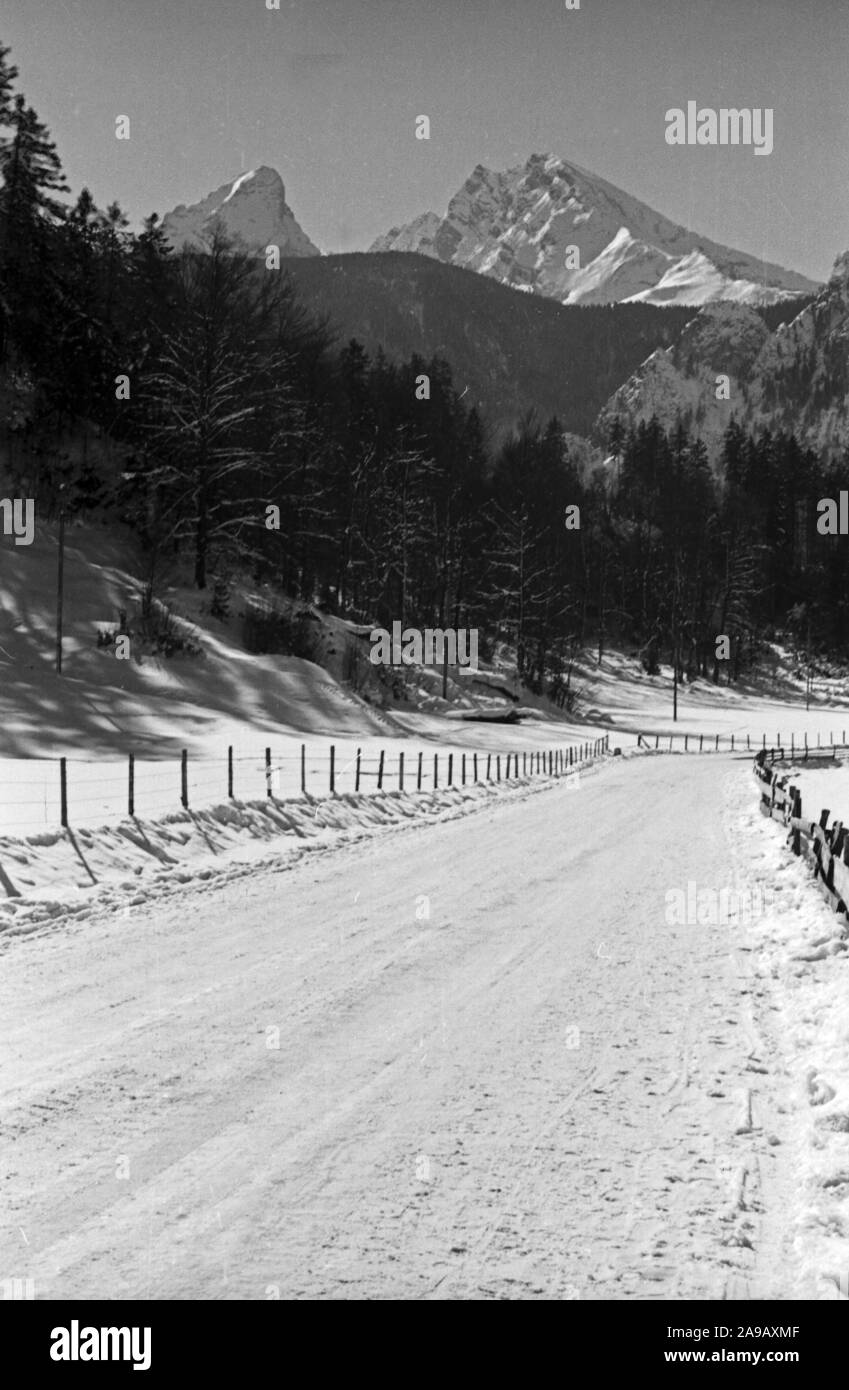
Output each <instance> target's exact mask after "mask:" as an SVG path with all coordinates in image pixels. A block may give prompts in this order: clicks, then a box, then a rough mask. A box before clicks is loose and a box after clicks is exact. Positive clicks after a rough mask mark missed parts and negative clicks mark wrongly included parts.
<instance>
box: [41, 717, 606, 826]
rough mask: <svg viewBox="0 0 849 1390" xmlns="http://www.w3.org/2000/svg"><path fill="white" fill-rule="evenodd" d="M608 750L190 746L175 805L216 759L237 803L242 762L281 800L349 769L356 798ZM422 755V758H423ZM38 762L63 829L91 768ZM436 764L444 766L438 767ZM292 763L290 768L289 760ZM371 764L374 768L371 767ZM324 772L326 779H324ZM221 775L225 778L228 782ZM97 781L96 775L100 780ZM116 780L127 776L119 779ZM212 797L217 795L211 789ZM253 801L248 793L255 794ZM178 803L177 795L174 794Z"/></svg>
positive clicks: (555, 773) (326, 788) (554, 772)
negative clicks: (372, 786) (208, 750)
mask: <svg viewBox="0 0 849 1390" xmlns="http://www.w3.org/2000/svg"><path fill="white" fill-rule="evenodd" d="M607 752H609V735H608V734H605V735H604V737H603V738H597V739H593V740H591V741H590V742H587V743H583V744H577V745H576V744H570V745H568V746H567V747H565V748H558V749H547V750H545V751H544V752H543V751H541V750H540V751H527V750H526V751H524V752H521V753H514V752H509V753H482V752H477V751H475V752H468V753H454V752H450V753H441V754H440V753H438V752H437V753H434V754H433V758H432V761H431V757H430V754H427V755H426V754H425V753H424V752H423V751H422V752H420V753H419V754H418V757H417V758H415V759H410V760H408V761H405V754H404V752H403V750H402V751H400V752H398V753H397V754H393V753H390V756H389V757H388V758H387V756H386V750H385V749H380V750H379V751H378V752H375V753H374V754H372V755H371V757H370V758H368V757H366V758H364V757H363V754H362V749H361V748H358V749H357V750H356V754H355V755H353V756H351V757H348V758H347V760H346V761H345V762H344V763H343V764H342V765H341V766H340V763H339V761H338V760H337V756H336V745H335V744H331V745H330V747H329V750H328V752H327V754H325V755H320V756H317V755H316V754H314V753H313V752H310V753H309V754H308V751H307V745H306V744H304V743H302V744H301V747H300V753H292V754H272V750H271V748H266V749H265V757H264V761H263V763H261V764H259V763H258V759H257V758H256V757H234V751H233V747H232V746H230V747H229V748H228V749H227V758H226V760H224V759H209V758H197V759H192V758H190V755H189V752H188V749H185V748H184V749H182V750H181V753H180V756H179V789H180V790H179V804H180V805H181V806H182V808H183V809H184V810H186V811H188V810H189V809H190V803H191V798H190V791H189V771H190V768H194V767H195V766H197V765H200V766H202V767H204V768H207V767H208V766H209V764H210V763H213V764H214V765H215V767H216V768H220V773H219V774H218V775H219V776H220V785H221V793H222V796H223V795H224V792H225V785H226V795H227V798H228V799H229V800H235V799H236V798H237V793H238V783H239V777H238V768H239V764H240V763H249V764H251V766H252V768H253V769H257V767H258V766H260V767H261V768H262V770H263V772H264V784H265V795H266V796H267V797H268V798H270V799H271V800H275V799H277V798H278V795H279V793H280V791H281V787H282V779H283V776H284V774H288V775H287V777H286V780H287V782H288V783H289V786H288V789H286V788H284V791H286V792H287V794H300V795H302V796H322V795H328V796H334V795H336V794H337V791H338V787H337V782H338V780H339V777H340V774H341V773H343V772H347V773H349V774H350V780H352V781H353V787H352V790H353V792H354V794H355V795H357V794H359V792H360V789H361V783H362V782H363V781H364V780H366V779H368V778H373V779H376V785H377V790H378V791H383V790H397V791H402V792H403V791H413V790H415V791H419V792H420V791H422V790H423V789H425V790H429V789H432V790H433V791H438V790H439V789H440V787H452V788H454V787H464V786H467V785H474V784H475V783H487V782H501V781H505V782H507V781H510V780H515V779H518V778H520V777H533V776H545V777H561V776H567V775H568V774H569V773H570V772H571V771H573V770H574V769H576V768H578V767H580V766H582V765H584V764H586V763H588V762H591V761H592V759H594V758H597V757H600V756H602V755H603V754H606V753H607ZM426 758H427V762H426V761H425V759H426ZM38 761H39V762H48V763H55V764H56V765H57V770H58V782H59V820H60V824H61V825H62V827H63V828H67V827H68V826H69V824H70V815H71V801H72V799H73V798H72V795H71V792H70V790H69V784H68V768H69V765H70V766H71V767H72V768H73V765H74V763H78V764H82V765H85V766H86V767H90V763H89V762H88V761H87V760H84V759H73V758H50V759H39V760H38ZM168 761H169V760H167V759H161V758H158V759H146V760H145V767H146V768H148V769H150V768H151V767H154V766H155V767H157V768H161V767H162V766H163V765H167V764H168ZM440 761H441V768H440ZM293 763H294V764H295V766H294V767H292V766H291V764H293ZM369 764H371V766H369ZM173 766H174V768H175V791H176V784H177V778H176V768H177V759H176V758H175V759H174V763H173ZM110 767H111V769H112V771H111V775H109V776H108V777H107V778H106V779H105V781H107V782H108V783H110V784H111V785H113V786H114V785H115V784H116V782H117V781H118V780H119V779H118V777H117V774H116V772H115V771H114V764H110ZM136 773H137V767H136V756H135V754H133V753H130V754H128V756H127V766H126V774H125V775H126V781H125V786H126V807H127V814H128V816H130V817H134V816H135V815H136ZM325 777H326V782H325ZM225 778H226V782H225ZM98 780H100V779H98ZM120 780H124V777H123V776H122V777H121V779H120ZM210 786H211V781H210V779H209V777H207V778H206V780H205V782H204V787H205V788H206V789H209V788H210ZM213 795H214V793H213ZM80 799H81V801H82V802H86V801H87V802H89V804H91V803H93V802H94V801H95V800H98V801H99V798H93V797H90V796H85V795H83V796H82V797H81V798H80ZM252 799H253V798H252ZM175 804H176V796H175Z"/></svg>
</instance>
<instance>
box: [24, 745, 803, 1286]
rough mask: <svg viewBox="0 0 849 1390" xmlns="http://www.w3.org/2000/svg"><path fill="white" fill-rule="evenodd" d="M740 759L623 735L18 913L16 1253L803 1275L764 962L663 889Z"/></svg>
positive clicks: (304, 1267) (288, 1282)
mask: <svg viewBox="0 0 849 1390" xmlns="http://www.w3.org/2000/svg"><path fill="white" fill-rule="evenodd" d="M747 767H748V764H746V763H745V762H744V763H743V764H742V765H741V763H740V762H739V761H733V760H731V759H728V758H724V757H721V756H720V757H716V758H710V759H708V758H704V759H698V758H694V759H690V760H687V761H686V763H685V762H684V760H682V759H679V758H660V757H658V758H644V759H640V760H635V761H632V762H626V761H625V760H617V761H616V762H615V763H611V764H610V765H608V766H606V767H604V768H603V769H601V770H599V771H597V772H595V773H590V774H588V775H587V776H586V777H584V778H583V779H582V784H581V787H580V790H577V791H576V790H572V789H569V788H567V787H566V786H564V785H563V784H560V785H557V786H555V787H553V788H552V789H550V790H547V791H529V793H528V795H527V796H520V797H517V798H514V799H512V800H510V801H509V802H505V803H503V804H502V803H498V802H497V801H494V802H492V803H488V804H486V805H485V806H483V807H482V808H481V809H479V810H478V811H477V812H476V813H475V814H472V815H469V816H468V817H466V818H464V819H461V820H454V821H450V822H448V823H446V824H444V825H430V826H420V825H412V826H410V827H409V828H405V829H403V830H397V829H395V830H391V831H389V832H388V833H387V834H386V835H385V836H383V837H379V838H376V839H374V840H372V841H369V842H367V843H365V844H360V845H359V846H356V847H342V848H336V849H334V850H330V851H316V852H314V853H310V854H307V855H306V856H305V857H304V858H303V859H302V860H301V861H300V862H299V863H297V864H296V865H295V866H294V867H290V868H287V869H286V870H285V871H280V872H269V871H267V870H266V871H263V872H258V873H257V875H256V876H255V877H243V878H240V879H238V880H236V881H234V882H231V883H224V884H221V883H219V884H218V885H216V886H214V888H212V889H210V887H209V885H207V886H206V887H205V888H204V886H203V885H197V886H195V887H192V888H187V890H186V893H185V895H184V896H181V897H180V898H179V900H175V899H170V900H166V901H163V902H161V903H154V904H152V905H151V906H150V908H149V909H145V908H143V909H141V910H134V911H133V913H132V915H131V916H130V918H129V919H128V920H124V919H122V918H121V917H120V916H115V915H114V914H113V915H112V916H111V917H108V918H107V917H100V918H98V917H94V918H92V919H90V920H87V921H82V922H77V923H72V922H68V923H64V924H62V923H60V924H59V925H58V926H56V927H54V928H52V929H51V932H50V933H49V934H48V933H45V934H43V935H40V936H33V937H23V938H20V939H18V940H15V941H13V942H11V943H10V945H9V948H8V950H7V952H6V954H5V955H4V957H3V962H2V985H0V996H2V997H0V1008H2V1013H0V1017H2V1020H3V1022H2V1030H3V1034H4V1040H3V1051H2V1058H3V1087H2V1109H1V1110H0V1135H2V1140H0V1143H2V1149H3V1153H4V1163H3V1170H4V1177H3V1189H2V1195H3V1201H2V1213H0V1251H2V1261H0V1263H2V1266H4V1267H2V1268H0V1278H22V1279H23V1278H32V1279H34V1280H35V1289H36V1296H37V1297H42V1298H45V1297H46V1298H70V1297H83V1298H95V1297H97V1298H100V1297H107V1298H126V1297H148V1298H193V1297H194V1298H248V1299H264V1298H270V1297H275V1296H276V1295H278V1294H279V1296H280V1297H282V1298H285V1297H291V1296H301V1297H308V1296H315V1297H325V1298H326V1297H378V1298H389V1297H393V1296H397V1297H404V1298H429V1297H436V1298H460V1297H499V1298H504V1297H519V1298H529V1297H540V1296H545V1297H556V1298H582V1299H603V1298H614V1299H632V1298H636V1299H653V1298H684V1299H688V1298H696V1297H708V1298H715V1299H720V1298H723V1297H731V1298H737V1297H743V1298H765V1297H768V1298H773V1297H779V1298H780V1297H789V1296H790V1295H791V1294H794V1293H795V1294H798V1293H799V1292H800V1289H799V1288H798V1287H797V1286H796V1283H795V1282H794V1278H795V1276H794V1273H793V1267H792V1251H791V1250H789V1249H788V1248H787V1247H788V1240H787V1230H788V1223H789V1221H790V1217H791V1214H792V1207H793V1200H794V1199H793V1185H792V1170H793V1163H794V1156H793V1155H794V1140H793V1135H792V1133H790V1132H789V1129H790V1128H791V1126H790V1118H789V1104H788V1105H787V1106H785V1105H784V1104H783V1099H782V1098H783V1097H784V1091H785V1089H786V1084H787V1083H786V1080H784V1079H782V1076H783V1074H782V1073H781V1066H780V1056H781V1042H780V1039H779V1038H778V1037H776V1036H773V1035H772V1034H771V1033H770V1028H771V1024H770V1019H771V1018H772V1017H774V1016H775V1015H774V1013H773V1005H772V1003H771V999H770V992H769V991H770V984H769V980H768V979H766V978H764V977H763V976H762V975H759V974H758V973H757V972H756V971H755V970H754V968H753V966H752V964H751V957H750V954H749V953H748V952H747V951H746V950H745V949H743V947H744V939H743V938H744V936H745V933H744V932H741V931H740V930H739V929H738V928H737V927H734V928H733V929H732V928H729V926H727V925H726V926H722V925H719V926H714V927H706V926H698V925H694V924H690V925H672V926H670V925H667V922H666V915H667V913H666V894H667V892H669V891H670V890H672V889H681V890H682V891H686V889H687V884H688V881H693V882H695V883H697V884H698V885H699V886H700V887H710V888H715V889H718V888H719V887H721V886H723V885H726V884H728V883H729V882H733V875H734V865H735V857H734V856H735V848H734V839H733V837H732V835H731V833H730V831H729V824H730V822H729V814H730V812H731V813H733V812H735V811H739V807H740V805H741V804H742V802H741V798H742V797H743V795H744V794H745V795H746V796H747V797H749V798H751V799H753V800H754V798H755V792H754V788H753V786H752V785H751V778H750V776H749V779H748V782H747V783H746V784H745V788H744V783H743V780H742V778H743V776H744V772H745V771H746V769H747ZM729 808H730V811H729ZM743 868H744V870H745V868H746V866H745V865H744V866H743ZM750 1089H751V1090H752V1091H753V1092H754V1099H753V1102H752V1124H751V1127H749V1125H748V1121H747V1102H746V1100H745V1097H746V1093H747V1091H749V1090H750ZM782 1112H784V1113H782ZM738 1130H742V1132H739V1133H738V1132H736V1131H738ZM786 1131H788V1132H786ZM803 1296H804V1292H803ZM808 1296H810V1294H809V1295H808Z"/></svg>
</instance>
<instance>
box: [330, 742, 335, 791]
mask: <svg viewBox="0 0 849 1390" xmlns="http://www.w3.org/2000/svg"><path fill="white" fill-rule="evenodd" d="M335 790H336V744H335V743H331V745H330V795H331V796H332V795H333V793H334V792H335Z"/></svg>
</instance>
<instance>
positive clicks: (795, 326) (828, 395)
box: [598, 252, 849, 459]
mask: <svg viewBox="0 0 849 1390" xmlns="http://www.w3.org/2000/svg"><path fill="white" fill-rule="evenodd" d="M847 361H849V252H847V253H845V254H844V255H842V256H840V257H838V260H837V263H836V265H835V267H834V271H833V273H832V276H831V278H830V280H829V282H828V284H827V285H825V286H824V287H823V288H822V289H821V290H820V292H819V294H818V295H817V296H816V298H815V299H814V301H813V303H811V304H808V305H807V306H806V307H805V308H804V309H802V310H801V311H800V312H799V313H798V314H797V316H796V317H795V318H794V319H793V320H792V321H791V322H790V323H787V324H782V325H780V326H779V327H778V328H777V329H776V331H775V332H774V333H770V332H769V331H768V330H767V328H766V326H765V325H764V323H763V321H762V319H761V318H760V317H759V315H758V314H756V313H755V312H754V311H753V310H752V309H750V308H747V307H746V306H745V305H743V304H721V305H710V306H708V307H707V308H705V309H704V310H703V311H702V312H701V313H700V314H698V315H697V316H696V317H695V318H694V319H693V321H692V322H691V323H690V324H688V325H687V327H686V328H685V330H684V332H683V333H682V334H681V337H680V338H679V340H678V342H677V343H675V344H674V345H673V346H672V347H670V348H668V349H666V350H665V351H664V350H660V351H657V352H654V353H652V355H651V356H650V357H649V358H647V359H646V361H645V362H644V363H643V364H642V366H641V367H640V368H639V370H638V371H636V372H635V373H634V374H633V375H632V376H631V377H629V379H628V380H627V381H626V382H625V383H624V384H623V385H622V386H621V387H620V388H619V390H618V391H617V392H616V393H615V394H614V395H613V396H612V397H611V398H610V400H609V401H608V402H607V404H606V406H605V407H604V410H603V411H602V412H601V415H600V416H599V421H598V428H599V430H600V432H601V434H602V435H604V434H605V433H606V431H607V429H608V428H609V425H610V422H611V420H612V419H613V418H614V417H615V416H619V418H620V419H622V420H623V421H624V422H625V423H626V424H636V423H638V422H639V421H640V420H648V419H650V418H651V417H652V415H656V416H657V418H658V420H659V421H660V422H661V424H662V425H664V426H665V428H667V429H668V428H670V427H671V426H672V425H673V424H674V423H675V420H676V418H677V417H678V416H679V415H680V416H681V417H682V418H683V419H684V421H685V423H689V424H692V425H693V427H694V428H695V429H696V431H697V432H698V433H699V435H700V436H701V438H702V439H703V440H704V441H705V443H706V444H707V446H708V452H709V453H710V455H711V457H712V458H714V459H715V458H716V456H717V454H718V452H719V448H720V445H721V440H722V435H723V433H724V431H725V429H726V428H727V426H728V424H729V422H730V420H731V418H732V416H734V417H735V418H736V419H737V420H738V421H739V423H740V424H741V425H742V426H743V427H744V428H745V429H759V428H760V427H762V426H764V427H768V428H770V429H772V430H781V429H784V430H793V432H794V433H795V434H796V436H797V438H798V439H799V440H800V441H801V442H802V443H803V444H804V445H805V446H806V447H810V448H813V449H817V450H825V451H829V450H830V451H832V452H834V453H837V452H839V451H840V450H842V449H843V448H844V447H845V446H846V444H847V443H849V371H847ZM720 374H724V375H726V376H728V378H729V382H728V386H727V388H723V387H718V384H717V379H718V377H719V375H720ZM717 390H719V393H720V394H719V398H717ZM726 395H727V399H726V398H725V397H726Z"/></svg>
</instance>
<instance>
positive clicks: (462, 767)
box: [460, 753, 466, 787]
mask: <svg viewBox="0 0 849 1390" xmlns="http://www.w3.org/2000/svg"><path fill="white" fill-rule="evenodd" d="M460 784H461V786H463V787H465V785H466V755H465V753H464V754H463V761H462V763H461V764H460Z"/></svg>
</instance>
